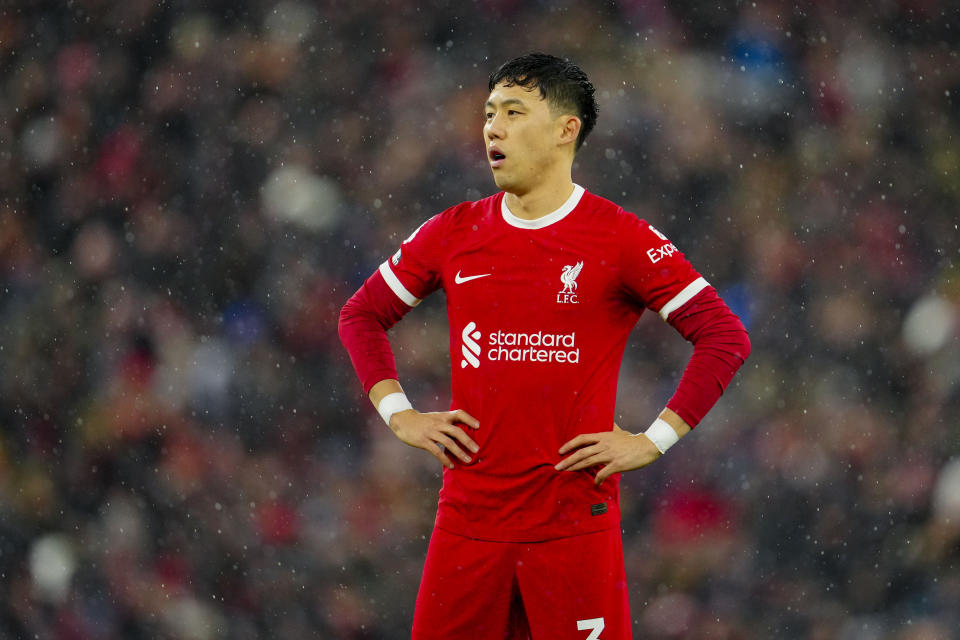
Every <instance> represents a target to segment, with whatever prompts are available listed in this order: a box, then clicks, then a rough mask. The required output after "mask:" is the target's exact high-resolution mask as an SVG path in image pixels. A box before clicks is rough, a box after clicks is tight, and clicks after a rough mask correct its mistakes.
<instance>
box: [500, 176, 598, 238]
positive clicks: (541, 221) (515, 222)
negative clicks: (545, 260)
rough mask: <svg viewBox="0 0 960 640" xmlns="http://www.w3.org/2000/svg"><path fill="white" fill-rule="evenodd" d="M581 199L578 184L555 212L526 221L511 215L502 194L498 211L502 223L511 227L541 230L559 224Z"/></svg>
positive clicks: (581, 191)
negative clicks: (501, 217)
mask: <svg viewBox="0 0 960 640" xmlns="http://www.w3.org/2000/svg"><path fill="white" fill-rule="evenodd" d="M582 197H583V187H581V186H580V185H578V184H574V185H573V193H571V194H570V197H569V198H567V201H566V202H564V203H563V204H562V205H560V208H559V209H557V210H556V211H553V212H551V213H548V214H547V215H545V216H540V217H539V218H536V219H534V220H527V219H525V218H518V217H517V216H515V215H513V212H512V211H510V207H508V206H507V196H506V194H504V196H503V199H502V200H501V201H500V211H501V213H502V214H503V219H504V221H505V222H506V223H507V224H509V225H510V226H512V227H519V228H521V229H543V228H544V227H547V226H550V225H551V224H553V223H554V222H559V221H560V220H563V219H564V218H565V217H567V214H569V213H570V212H571V211H573V210H574V208H576V206H577V205H578V204H580V198H582Z"/></svg>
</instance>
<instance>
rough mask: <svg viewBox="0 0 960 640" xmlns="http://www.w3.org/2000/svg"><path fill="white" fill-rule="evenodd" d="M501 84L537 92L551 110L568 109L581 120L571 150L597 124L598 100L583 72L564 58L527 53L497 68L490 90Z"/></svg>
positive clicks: (579, 144) (492, 77)
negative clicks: (551, 107) (535, 89)
mask: <svg viewBox="0 0 960 640" xmlns="http://www.w3.org/2000/svg"><path fill="white" fill-rule="evenodd" d="M501 82H504V83H506V85H507V86H508V87H511V86H514V85H519V86H521V87H524V88H525V89H534V88H539V89H540V97H542V98H544V99H545V100H547V101H548V102H549V103H550V104H551V105H552V106H553V107H554V108H558V109H564V110H566V109H569V110H570V111H571V112H574V113H575V114H576V115H577V117H579V118H580V122H581V123H582V126H581V127H580V134H579V135H578V136H577V142H576V146H575V147H574V149H575V150H576V149H580V147H581V146H583V141H584V140H585V139H586V137H587V135H589V133H590V132H591V131H593V127H594V125H595V124H597V114H598V113H599V109H598V108H597V101H596V99H595V98H594V95H593V94H594V89H593V84H591V82H590V79H589V78H587V74H586V73H584V72H583V69H581V68H580V67H578V66H577V65H575V64H574V63H572V62H570V61H569V60H564V59H563V58H558V57H557V56H551V55H549V54H546V53H528V54H527V55H525V56H520V57H519V58H514V59H513V60H509V61H507V62H504V63H503V64H502V65H500V68H498V69H497V70H496V71H494V72H493V73H491V74H490V86H489V90H490V91H493V89H494V87H496V86H497V85H498V84H500V83H501Z"/></svg>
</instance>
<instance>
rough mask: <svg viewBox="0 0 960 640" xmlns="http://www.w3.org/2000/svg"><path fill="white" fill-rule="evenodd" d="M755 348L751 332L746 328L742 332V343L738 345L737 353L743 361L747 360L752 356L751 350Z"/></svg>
mask: <svg viewBox="0 0 960 640" xmlns="http://www.w3.org/2000/svg"><path fill="white" fill-rule="evenodd" d="M752 349H753V345H752V344H751V342H750V334H749V333H747V330H746V329H744V330H743V331H742V332H741V333H740V344H739V346H738V347H737V355H738V356H739V357H740V359H741V360H742V361H743V362H746V361H747V358H749V357H750V351H751V350H752Z"/></svg>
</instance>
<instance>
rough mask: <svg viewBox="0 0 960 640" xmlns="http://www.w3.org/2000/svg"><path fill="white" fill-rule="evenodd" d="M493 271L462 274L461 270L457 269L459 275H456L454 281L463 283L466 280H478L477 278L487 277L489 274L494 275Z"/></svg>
mask: <svg viewBox="0 0 960 640" xmlns="http://www.w3.org/2000/svg"><path fill="white" fill-rule="evenodd" d="M492 275H493V274H492V273H481V274H480V275H478V276H461V275H460V272H459V271H457V275H456V276H454V278H453V279H454V281H455V282H456V283H457V284H463V283H464V282H470V281H471V280H476V279H477V278H486V277H487V276H492Z"/></svg>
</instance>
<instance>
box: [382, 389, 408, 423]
mask: <svg viewBox="0 0 960 640" xmlns="http://www.w3.org/2000/svg"><path fill="white" fill-rule="evenodd" d="M408 409H413V405H412V404H410V401H409V400H408V399H407V395H406V394H405V393H401V392H396V393H388V394H387V395H385V396H383V398H381V399H380V403H379V404H378V405H377V413H379V414H380V417H381V418H383V421H384V422H386V423H387V426H388V427H389V426H390V418H391V417H392V416H393V414H395V413H399V412H401V411H407V410H408Z"/></svg>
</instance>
